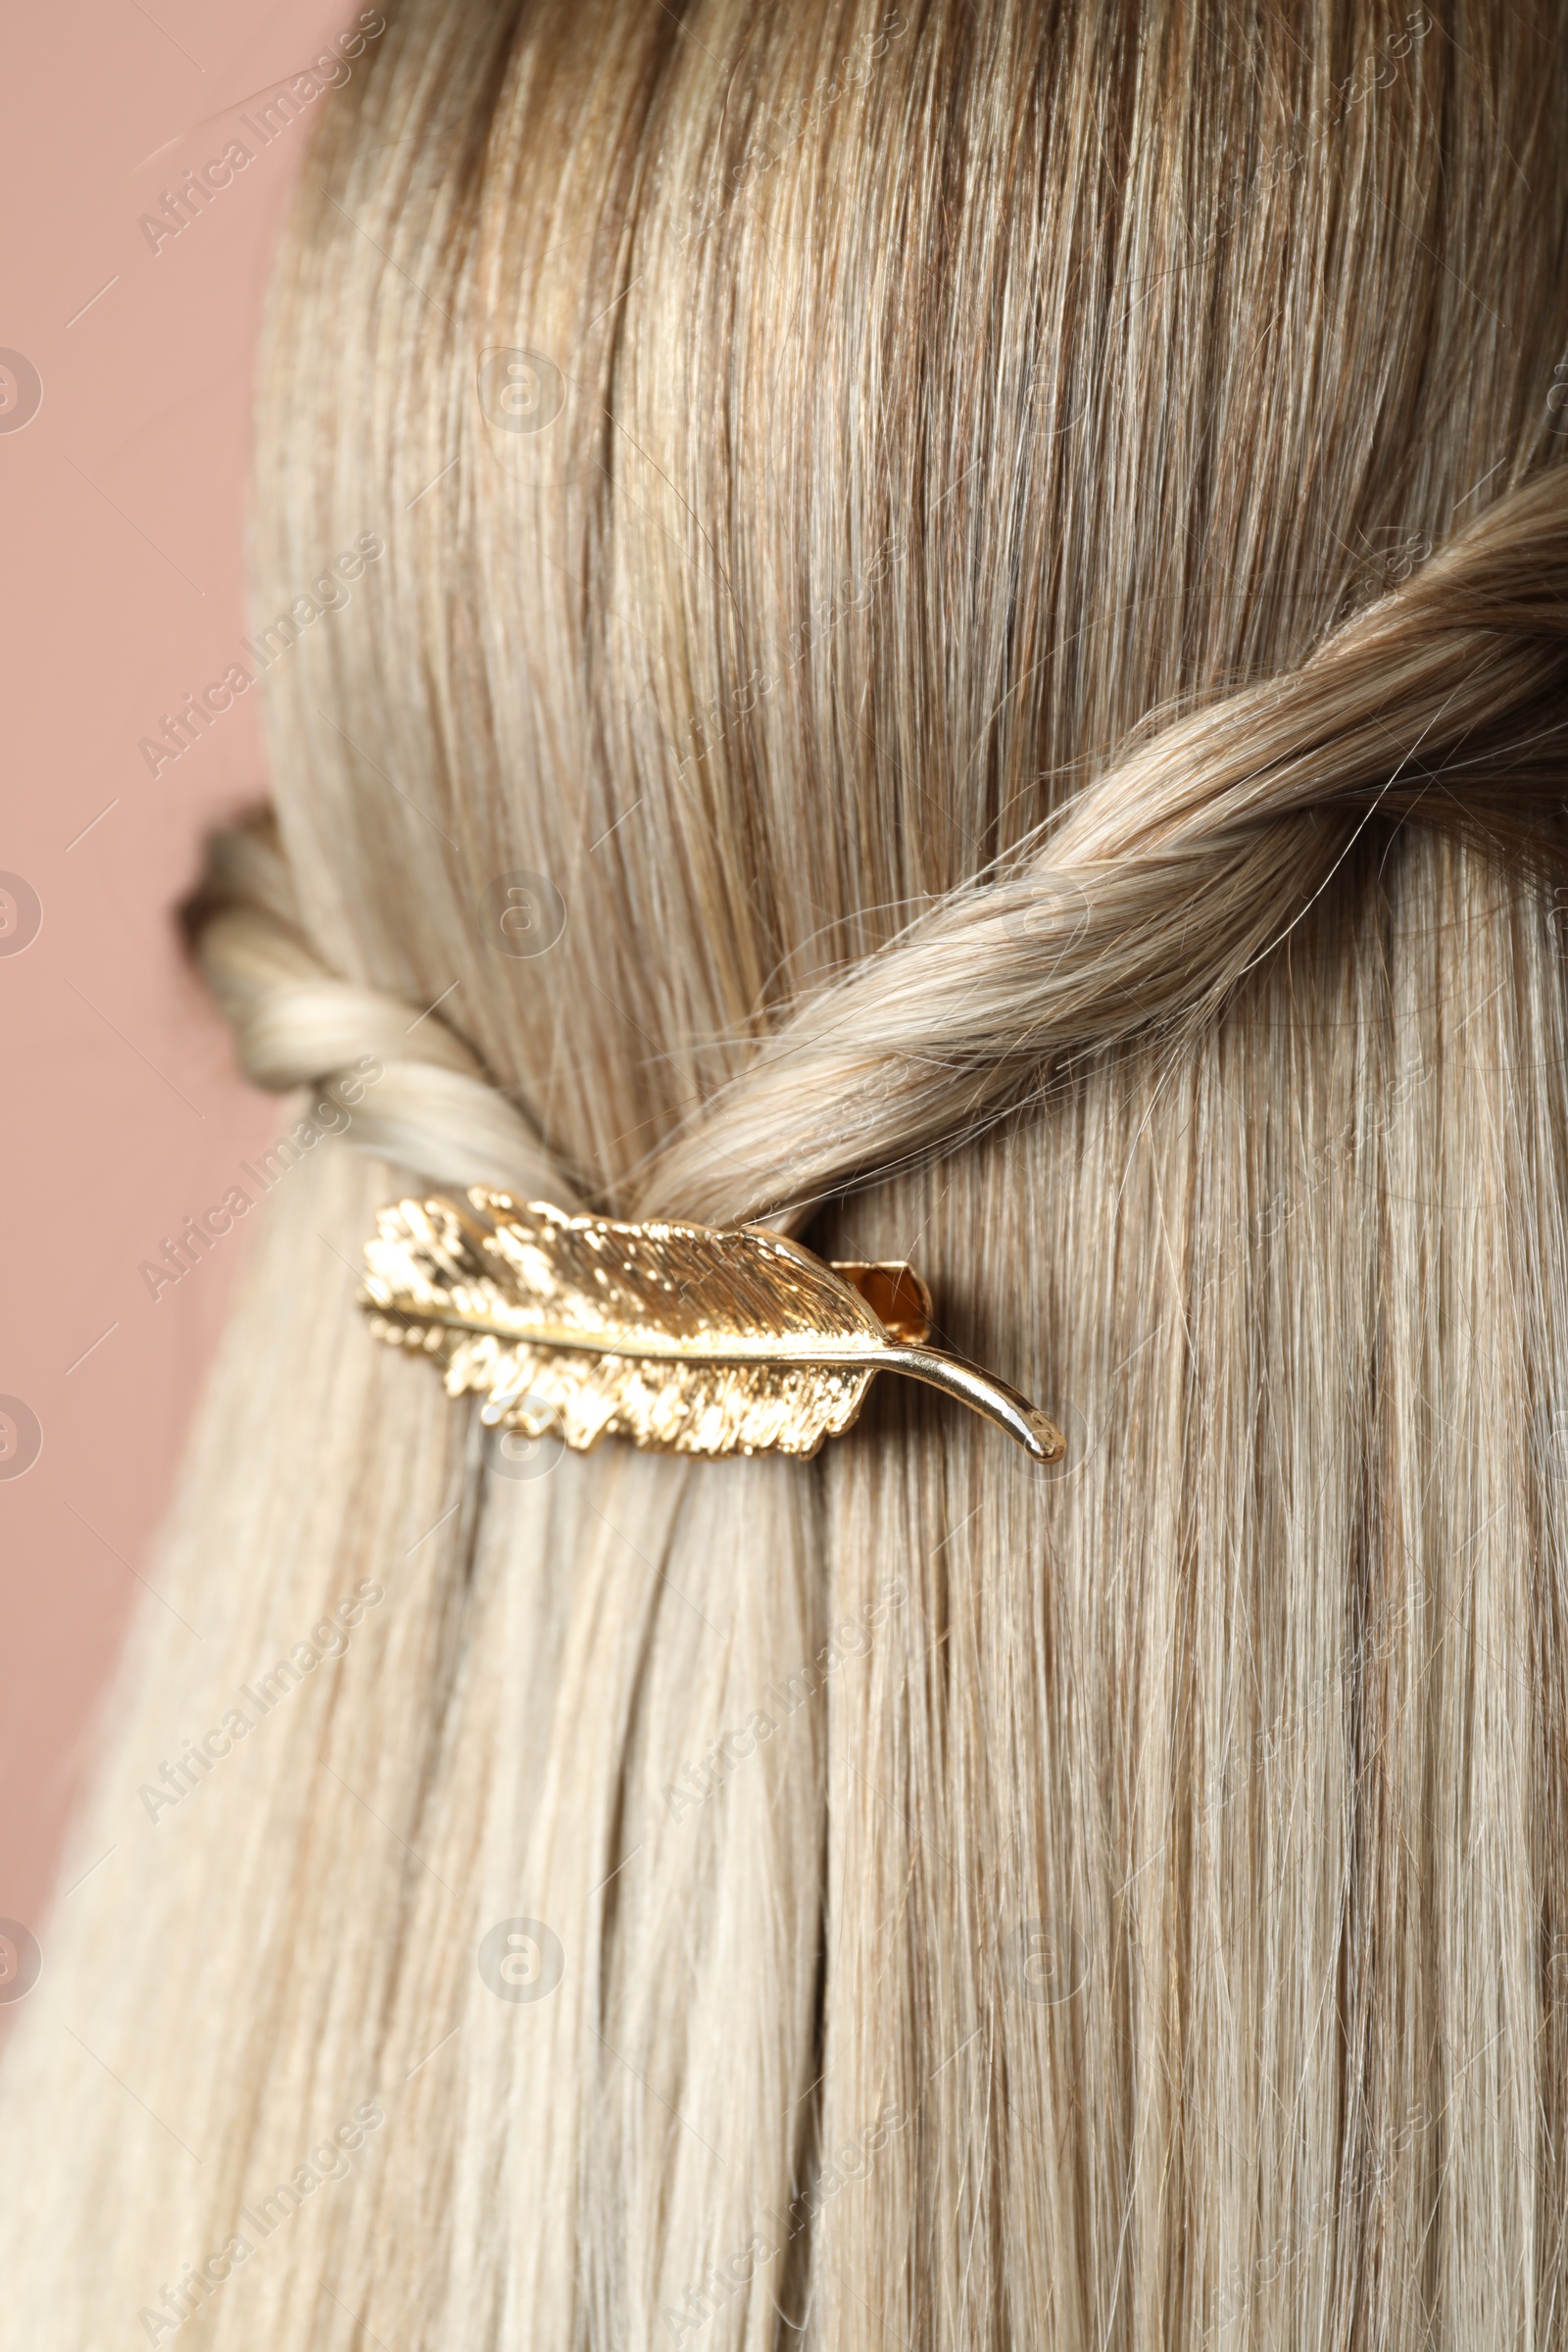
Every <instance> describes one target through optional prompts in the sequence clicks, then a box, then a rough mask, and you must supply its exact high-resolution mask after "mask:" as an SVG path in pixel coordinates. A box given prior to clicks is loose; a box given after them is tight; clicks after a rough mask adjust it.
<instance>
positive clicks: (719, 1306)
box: [360, 1185, 1066, 1462]
mask: <svg viewBox="0 0 1568 2352" xmlns="http://www.w3.org/2000/svg"><path fill="white" fill-rule="evenodd" d="M365 1259H366V1265H367V1267H368V1275H367V1279H366V1284H365V1288H364V1290H363V1291H362V1292H361V1293H360V1303H361V1304H362V1305H363V1306H364V1307H365V1309H366V1311H367V1313H368V1316H369V1320H370V1328H371V1330H372V1331H373V1332H374V1333H375V1334H376V1336H377V1337H378V1338H379V1339H383V1340H386V1341H388V1342H390V1343H391V1344H392V1345H393V1346H394V1347H401V1348H417V1349H419V1350H420V1351H421V1352H423V1353H424V1354H427V1355H429V1356H432V1357H433V1358H434V1359H435V1360H436V1361H437V1362H438V1363H440V1364H442V1365H443V1366H444V1367H445V1372H446V1387H447V1394H448V1395H449V1396H452V1397H461V1396H463V1395H464V1394H465V1393H466V1392H475V1393H477V1394H478V1395H480V1396H482V1397H484V1399H485V1401H484V1404H483V1405H482V1407H481V1410H480V1417H481V1419H483V1420H485V1421H487V1422H490V1423H492V1424H500V1425H501V1426H503V1427H505V1428H509V1429H520V1430H524V1431H526V1432H527V1433H528V1435H530V1436H532V1437H542V1436H544V1435H546V1433H547V1432H549V1431H551V1430H558V1431H559V1432H560V1434H561V1435H562V1436H563V1437H564V1440H565V1442H566V1444H567V1445H568V1446H574V1447H575V1448H576V1449H577V1450H578V1451H582V1450H584V1449H585V1448H586V1447H588V1446H592V1445H593V1444H594V1443H595V1442H596V1440H597V1439H599V1438H601V1437H604V1436H606V1435H607V1434H613V1435H618V1436H622V1437H628V1438H630V1439H632V1440H633V1442H634V1443H635V1444H636V1445H638V1446H650V1447H656V1448H662V1449H664V1450H668V1451H671V1452H676V1453H710V1454H713V1453H758V1452H761V1451H764V1450H766V1449H768V1448H773V1449H776V1450H777V1451H779V1452H781V1453H795V1454H810V1453H814V1452H815V1451H816V1449H817V1447H818V1446H820V1445H821V1443H822V1440H823V1439H824V1438H826V1437H837V1436H839V1435H840V1433H841V1432H842V1431H844V1430H846V1429H848V1428H849V1427H850V1426H851V1424H852V1423H853V1422H854V1420H855V1418H856V1416H857V1414H858V1412H859V1409H860V1406H861V1403H862V1402H863V1400H864V1397H865V1393H866V1391H867V1389H868V1388H869V1387H870V1385H871V1383H872V1381H873V1380H874V1379H875V1377H876V1375H877V1374H878V1373H879V1372H903V1373H905V1374H907V1376H908V1377H909V1378H910V1379H912V1380H920V1381H924V1382H926V1383H927V1384H928V1385H929V1386H930V1387H931V1388H934V1389H941V1390H943V1391H945V1392H946V1394H947V1395H948V1396H950V1397H958V1398H960V1399H961V1401H962V1402H963V1403H965V1404H967V1405H969V1406H970V1407H971V1408H972V1410H973V1411H975V1412H977V1413H983V1414H984V1415H985V1417H986V1418H987V1420H990V1421H994V1422H996V1424H997V1425H998V1427H999V1428H1001V1429H1005V1431H1006V1432H1007V1434H1008V1436H1009V1437H1011V1438H1014V1439H1016V1441H1017V1443H1018V1444H1019V1445H1020V1446H1023V1447H1024V1449H1025V1451H1026V1452H1028V1453H1030V1454H1032V1455H1033V1456H1034V1458H1035V1460H1036V1461H1039V1462H1054V1461H1056V1460H1058V1459H1059V1458H1060V1456H1061V1454H1062V1453H1063V1452H1064V1451H1065V1449H1066V1447H1065V1441H1064V1440H1063V1438H1062V1435H1061V1432H1060V1431H1059V1430H1058V1429H1057V1428H1056V1427H1055V1424H1054V1422H1052V1421H1050V1420H1048V1419H1047V1417H1046V1415H1045V1414H1044V1413H1043V1412H1041V1411H1040V1410H1039V1409H1038V1408H1037V1407H1036V1406H1035V1405H1032V1404H1031V1403H1030V1402H1029V1400H1028V1398H1027V1397H1020V1396H1019V1395H1018V1393H1017V1391H1016V1390H1015V1389H1009V1388H1008V1387H1007V1386H1006V1385H1005V1382H1003V1381H1000V1380H994V1379H993V1378H992V1376H991V1374H990V1373H988V1372H982V1371H981V1370H980V1369H979V1367H978V1366H977V1365H974V1364H970V1363H966V1362H965V1361H964V1360H963V1358H962V1357H961V1356H956V1355H950V1354H948V1353H947V1352H946V1351H945V1350H944V1349H942V1348H932V1347H929V1346H928V1345H927V1344H926V1341H927V1334H928V1332H929V1330H930V1325H931V1299H930V1295H929V1293H928V1292H927V1290H926V1287H925V1285H924V1283H923V1282H922V1281H921V1280H920V1278H919V1276H918V1275H917V1274H915V1273H913V1272H911V1270H910V1269H909V1267H907V1266H904V1265H861V1264H854V1265H851V1264H842V1265H829V1264H827V1263H826V1262H825V1261H824V1260H823V1259H821V1258H819V1257H814V1256H813V1255H812V1254H811V1252H810V1250H803V1249H802V1248H801V1246H800V1244H799V1243H798V1242H792V1241H789V1240H787V1239H786V1237H785V1236H784V1235H783V1234H778V1233H769V1232H768V1231H767V1230H766V1228H765V1227H763V1226H760V1225H741V1226H734V1227H718V1226H712V1225H679V1224H672V1223H651V1224H646V1225H619V1224H615V1223H613V1222H612V1221H611V1220H610V1219H608V1218H605V1217H573V1216H567V1215H566V1214H565V1213H564V1211H563V1210H561V1209H559V1208H552V1207H551V1206H550V1204H549V1203H548V1202H547V1201H529V1202H527V1203H526V1204H525V1205H524V1204H519V1203H518V1202H516V1201H514V1200H512V1199H511V1197H510V1196H509V1195H508V1194H506V1193H498V1192H491V1191H490V1190H489V1189H488V1188H486V1187H485V1186H482V1185H475V1186H474V1187H473V1189H472V1190H471V1191H470V1192H469V1194H468V1197H467V1204H466V1205H463V1204H460V1203H459V1202H457V1201H448V1200H442V1199H436V1200H430V1201H399V1202H398V1203H397V1205H396V1206H395V1207H392V1208H383V1209H382V1210H381V1212H380V1214H379V1216H378V1217H377V1219H376V1231H375V1234H374V1236H373V1238H372V1239H371V1240H370V1241H368V1242H367V1243H366V1245H365Z"/></svg>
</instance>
